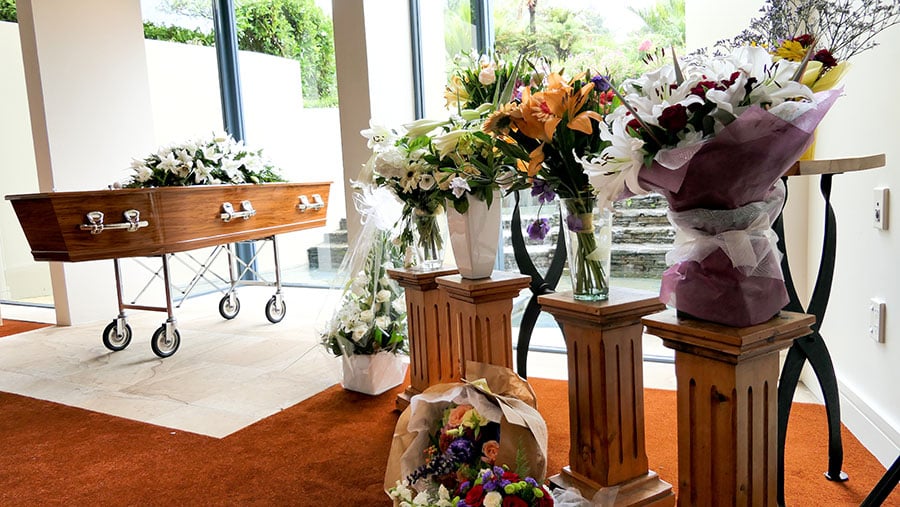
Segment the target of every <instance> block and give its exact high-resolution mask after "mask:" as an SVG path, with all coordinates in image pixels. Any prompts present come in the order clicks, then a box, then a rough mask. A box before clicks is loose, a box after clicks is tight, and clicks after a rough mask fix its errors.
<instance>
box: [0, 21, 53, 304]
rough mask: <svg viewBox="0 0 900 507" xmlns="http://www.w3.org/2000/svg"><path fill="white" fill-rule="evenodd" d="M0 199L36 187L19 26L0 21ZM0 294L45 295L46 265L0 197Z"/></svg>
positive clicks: (5, 296)
mask: <svg viewBox="0 0 900 507" xmlns="http://www.w3.org/2000/svg"><path fill="white" fill-rule="evenodd" d="M0 69H3V72H0V97H3V105H2V108H0V111H2V114H0V153H2V155H0V157H2V159H0V160H2V163H0V181H2V182H3V183H2V185H0V198H2V197H3V196H5V195H9V194H23V193H30V192H37V191H38V178H37V167H36V165H35V162H34V149H33V148H32V144H31V122H30V120H29V117H28V96H27V93H26V90H25V69H24V68H23V66H22V47H21V45H20V43H19V25H18V24H16V23H7V22H0ZM0 274H2V276H0V299H16V300H20V299H29V298H36V297H40V296H46V295H49V294H50V268H49V266H48V265H47V263H44V262H40V263H38V262H34V261H33V260H32V258H31V252H30V250H29V249H28V248H27V243H26V241H25V234H24V233H23V232H22V228H21V227H19V222H18V220H17V219H16V214H15V212H14V211H13V208H12V205H11V204H10V203H9V201H7V200H5V199H4V200H0Z"/></svg>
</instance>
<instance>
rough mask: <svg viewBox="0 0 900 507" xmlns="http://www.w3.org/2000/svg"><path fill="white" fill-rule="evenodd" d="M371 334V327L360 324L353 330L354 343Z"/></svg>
mask: <svg viewBox="0 0 900 507" xmlns="http://www.w3.org/2000/svg"><path fill="white" fill-rule="evenodd" d="M367 332H369V326H367V325H365V324H360V325H358V326H356V327H354V328H353V341H359V340H362V337H363V336H365V335H366V333H367Z"/></svg>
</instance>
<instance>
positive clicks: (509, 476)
mask: <svg viewBox="0 0 900 507" xmlns="http://www.w3.org/2000/svg"><path fill="white" fill-rule="evenodd" d="M503 479H505V480H507V481H509V482H519V474H517V473H515V472H510V471H509V470H504V471H503Z"/></svg>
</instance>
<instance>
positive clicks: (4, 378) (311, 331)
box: [0, 287, 816, 438]
mask: <svg viewBox="0 0 900 507" xmlns="http://www.w3.org/2000/svg"><path fill="white" fill-rule="evenodd" d="M270 296H271V290H269V289H264V288H257V287H248V288H245V289H242V290H241V292H240V298H241V313H240V314H239V315H238V316H237V318H235V319H233V320H224V319H222V318H221V317H220V316H219V313H218V301H219V298H220V295H218V294H213V295H209V296H201V297H197V298H193V299H190V300H188V301H186V302H185V303H184V305H183V307H182V308H180V309H178V310H176V314H175V315H176V318H177V319H178V328H179V332H180V334H181V347H180V348H179V350H178V352H176V353H175V355H173V356H172V357H169V358H167V359H160V358H158V357H156V356H155V355H154V354H153V352H152V351H151V350H150V347H149V341H150V336H151V335H152V333H153V331H154V330H155V329H156V328H157V327H159V325H160V324H161V323H162V321H163V320H164V315H163V314H161V313H156V312H140V311H133V312H129V324H130V325H131V327H132V329H133V331H134V336H133V338H132V342H131V345H130V346H129V347H128V348H126V349H125V350H122V351H120V352H110V351H108V350H107V349H106V348H105V347H104V346H103V344H102V342H101V339H100V335H101V332H102V330H103V328H104V327H105V326H106V324H107V323H108V322H109V321H99V322H94V323H91V324H85V325H78V326H72V327H49V328H45V329H41V330H37V331H32V332H29V333H23V334H20V335H14V336H9V337H5V338H0V391H5V392H10V393H16V394H21V395H24V396H30V397H33V398H40V399H44V400H49V401H53V402H57V403H62V404H65V405H71V406H75V407H80V408H85V409H88V410H94V411H97V412H103V413H107V414H112V415H116V416H120V417H125V418H129V419H135V420H139V421H144V422H147V423H151V424H158V425H161V426H166V427H170V428H173V429H178V430H182V431H189V432H193V433H199V434H203V435H208V436H213V437H219V438H221V437H224V436H227V435H229V434H231V433H233V432H235V431H238V430H239V429H241V428H244V427H246V426H248V425H250V424H253V423H254V422H256V421H258V420H261V419H263V418H265V417H268V416H269V415H271V414H274V413H276V412H278V411H279V410H283V409H284V408H287V407H289V406H291V405H294V404H295V403H298V402H300V401H302V400H304V399H306V398H308V397H309V396H312V395H314V394H316V393H318V392H320V391H321V390H323V389H325V388H326V387H328V386H331V385H333V384H335V383H337V382H339V381H340V376H341V373H340V371H341V368H340V362H339V361H338V360H337V359H335V358H333V357H331V356H330V355H329V354H328V353H327V352H326V351H325V350H324V349H323V348H322V347H321V346H319V344H318V338H317V334H316V332H315V328H316V323H317V322H319V321H321V320H324V319H325V318H327V317H328V316H330V313H328V312H324V311H323V308H330V307H332V305H333V304H334V303H335V299H336V295H335V294H334V293H332V292H330V291H326V290H323V289H298V288H287V289H285V296H284V298H285V302H286V305H287V314H286V316H285V318H284V320H283V321H282V322H281V323H279V324H271V323H269V322H268V321H267V320H266V318H265V316H264V313H263V308H264V306H265V303H266V301H267V300H268V298H269V297H270ZM114 314H115V310H114V309H111V311H110V319H111V318H112V316H114ZM2 315H3V317H4V318H9V319H21V320H32V321H43V322H53V320H54V317H53V313H52V310H47V309H34V308H28V307H22V306H10V305H4V306H3V309H2ZM532 345H533V346H534V345H542V346H546V347H549V348H552V347H553V346H559V345H562V341H561V335H560V334H559V331H558V329H557V328H555V326H552V327H545V328H542V329H538V330H537V332H536V334H535V338H534V340H533V341H532ZM644 348H645V353H652V354H654V355H666V354H668V355H671V351H668V350H667V349H664V348H663V347H662V346H661V343H660V340H659V339H657V338H655V337H652V336H646V337H645V340H644ZM528 361H529V362H528V373H529V376H531V377H540V378H556V379H566V378H567V368H566V356H565V355H564V354H558V353H547V352H536V351H531V352H530V353H529V359H528ZM644 385H645V387H649V388H657V389H674V388H675V371H674V366H673V365H672V364H667V363H659V362H645V363H644ZM801 387H802V386H801ZM795 400H796V401H804V402H816V398H815V397H814V396H813V395H812V393H810V392H809V391H808V390H806V389H805V388H801V389H800V390H798V393H797V396H796V397H795Z"/></svg>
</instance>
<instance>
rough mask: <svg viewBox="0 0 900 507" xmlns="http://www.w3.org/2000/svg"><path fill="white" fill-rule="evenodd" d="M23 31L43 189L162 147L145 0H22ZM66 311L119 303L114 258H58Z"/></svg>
mask: <svg viewBox="0 0 900 507" xmlns="http://www.w3.org/2000/svg"><path fill="white" fill-rule="evenodd" d="M17 9H18V18H19V35H20V40H21V43H22V54H23V62H24V65H25V80H26V84H27V89H28V102H29V110H30V115H31V126H32V136H33V141H34V148H35V160H36V161H37V170H38V181H39V184H40V189H41V190H42V191H52V190H58V191H63V190H82V189H92V188H104V187H105V186H106V185H107V184H109V183H110V182H112V181H113V180H114V179H115V178H116V173H117V168H118V167H120V166H119V164H120V163H121V162H120V161H121V160H127V159H128V158H129V155H130V154H133V153H141V152H143V151H146V150H148V149H150V148H152V147H153V136H152V118H151V113H150V107H149V103H150V100H149V97H150V92H149V88H148V85H147V64H146V58H145V56H144V39H143V30H142V22H141V10H140V3H139V2H138V1H137V0H132V1H122V2H107V1H105V0H84V1H81V2H67V1H64V0H19V1H18V2H17ZM50 270H51V279H52V281H53V295H54V302H55V304H56V319H57V322H58V323H61V324H72V323H78V322H86V321H90V320H97V319H100V318H103V317H104V316H106V315H108V308H110V307H113V308H115V306H114V305H115V291H111V290H109V289H108V287H112V286H113V285H112V278H113V277H112V273H111V270H110V269H109V268H108V266H107V265H106V264H105V263H101V262H86V263H77V264H61V263H51V264H50Z"/></svg>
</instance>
